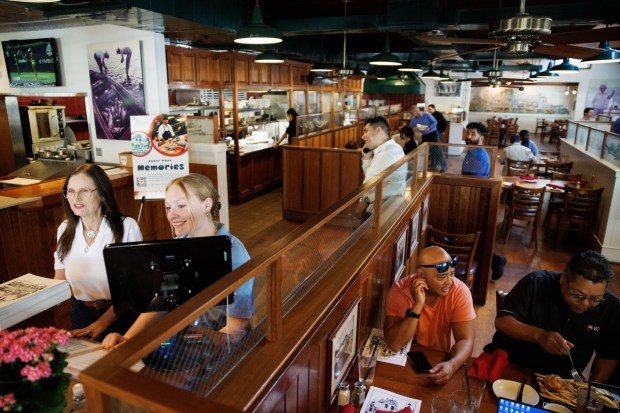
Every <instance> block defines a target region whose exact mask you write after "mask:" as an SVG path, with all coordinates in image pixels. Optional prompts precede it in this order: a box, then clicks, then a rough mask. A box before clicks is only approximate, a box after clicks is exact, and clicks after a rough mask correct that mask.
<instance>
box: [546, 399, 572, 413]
mask: <svg viewBox="0 0 620 413" xmlns="http://www.w3.org/2000/svg"><path fill="white" fill-rule="evenodd" d="M543 407H544V408H545V409H547V410H551V411H552V412H557V413H573V411H572V410H571V409H569V408H568V407H566V406H564V405H561V404H558V403H547V402H544V403H543Z"/></svg>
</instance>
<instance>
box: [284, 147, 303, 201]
mask: <svg viewBox="0 0 620 413" xmlns="http://www.w3.org/2000/svg"><path fill="white" fill-rule="evenodd" d="M283 164H284V170H285V171H286V172H285V176H284V182H283V197H284V209H291V210H299V209H301V208H302V206H303V197H302V192H301V191H302V188H303V183H302V176H303V170H302V167H303V152H302V151H299V150H288V148H286V149H284V150H283Z"/></svg>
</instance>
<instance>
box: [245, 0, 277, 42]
mask: <svg viewBox="0 0 620 413" xmlns="http://www.w3.org/2000/svg"><path fill="white" fill-rule="evenodd" d="M280 42H282V35H281V34H280V32H279V31H277V30H276V29H274V28H273V27H271V26H267V25H266V24H265V23H263V13H262V12H261V9H260V6H259V5H258V0H256V5H255V6H254V11H253V12H252V21H251V22H250V24H249V25H247V26H244V27H242V28H241V29H239V31H238V32H237V37H236V38H235V43H242V44H274V43H280Z"/></svg>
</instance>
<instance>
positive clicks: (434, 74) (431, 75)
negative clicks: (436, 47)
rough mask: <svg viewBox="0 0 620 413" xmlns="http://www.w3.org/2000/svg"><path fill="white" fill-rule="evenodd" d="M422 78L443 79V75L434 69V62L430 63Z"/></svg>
mask: <svg viewBox="0 0 620 413" xmlns="http://www.w3.org/2000/svg"><path fill="white" fill-rule="evenodd" d="M422 79H433V80H441V76H440V75H439V73H437V72H435V71H434V70H433V63H431V64H430V66H429V68H428V72H426V73H424V74H423V75H422Z"/></svg>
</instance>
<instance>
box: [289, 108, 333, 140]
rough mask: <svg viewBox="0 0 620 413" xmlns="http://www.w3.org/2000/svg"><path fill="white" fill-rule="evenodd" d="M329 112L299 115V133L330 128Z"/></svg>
mask: <svg viewBox="0 0 620 413" xmlns="http://www.w3.org/2000/svg"><path fill="white" fill-rule="evenodd" d="M329 115H330V114H329V113H316V114H314V115H303V116H298V117H297V119H298V121H299V132H298V133H299V134H300V135H304V134H306V133H310V132H317V131H321V130H326V129H329Z"/></svg>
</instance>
